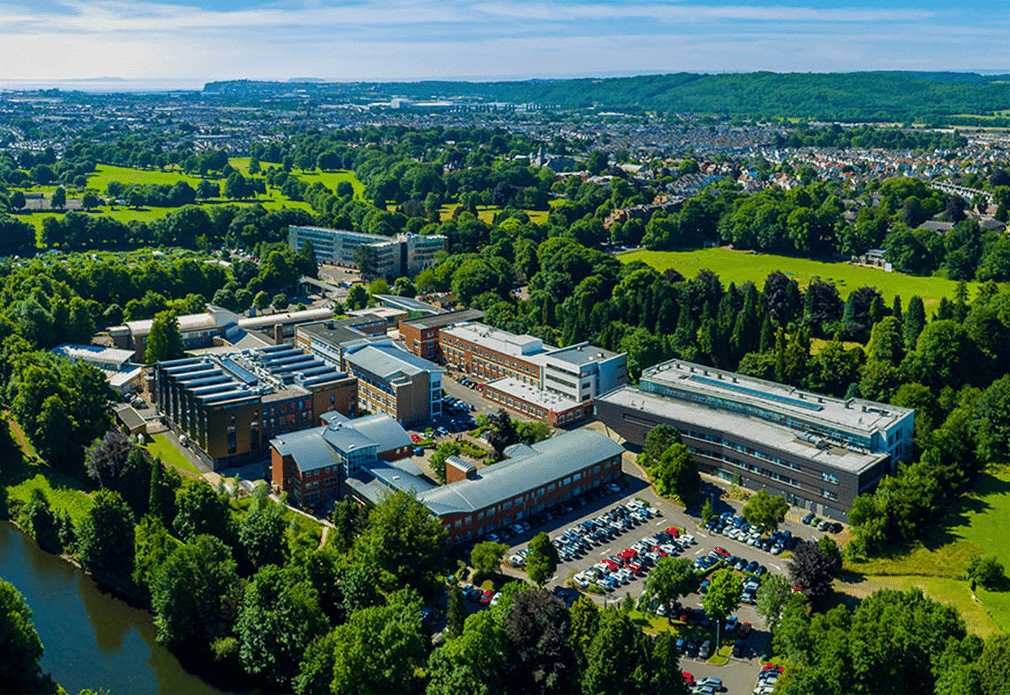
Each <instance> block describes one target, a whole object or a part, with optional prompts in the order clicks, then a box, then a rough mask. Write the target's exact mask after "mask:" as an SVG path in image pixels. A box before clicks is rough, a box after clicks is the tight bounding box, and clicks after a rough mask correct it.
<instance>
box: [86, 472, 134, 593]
mask: <svg viewBox="0 0 1010 695" xmlns="http://www.w3.org/2000/svg"><path fill="white" fill-rule="evenodd" d="M93 499H94V504H92V506H91V509H90V510H88V513H87V515H86V516H85V517H84V518H83V519H82V520H81V523H80V526H79V527H78V529H77V554H78V557H80V559H81V562H82V563H83V564H84V566H85V567H86V568H88V569H89V570H92V571H103V572H113V573H116V574H120V575H123V576H127V577H128V576H130V575H131V574H132V572H133V539H134V538H133V534H134V528H133V513H132V512H131V511H130V508H129V507H128V506H127V505H126V502H125V500H123V497H122V495H120V494H119V493H118V492H113V491H111V490H99V491H98V492H96V493H95V494H94V497H93Z"/></svg>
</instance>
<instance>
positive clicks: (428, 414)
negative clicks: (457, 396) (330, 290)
mask: <svg viewBox="0 0 1010 695" xmlns="http://www.w3.org/2000/svg"><path fill="white" fill-rule="evenodd" d="M343 353H344V361H343V368H344V369H346V370H347V372H348V373H349V374H351V375H352V376H355V377H357V379H358V409H359V411H360V412H370V413H376V412H383V413H388V414H389V415H391V416H392V417H393V418H394V419H395V420H396V421H397V422H399V423H400V424H401V425H403V426H404V427H414V426H417V425H422V424H425V423H428V422H430V421H431V420H432V419H434V418H437V417H440V416H441V415H442V369H441V368H440V367H439V366H438V365H437V364H434V363H433V362H429V361H428V360H426V359H423V358H421V357H418V356H416V355H413V354H411V353H409V352H406V351H405V350H401V349H400V348H397V347H395V346H394V345H393V341H392V339H389V338H371V339H366V340H360V341H357V342H353V343H349V344H347V345H345V347H344V351H343Z"/></svg>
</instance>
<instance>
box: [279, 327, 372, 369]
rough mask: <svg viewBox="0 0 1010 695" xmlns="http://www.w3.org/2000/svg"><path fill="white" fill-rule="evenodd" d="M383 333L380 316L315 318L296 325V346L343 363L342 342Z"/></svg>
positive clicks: (317, 355)
mask: <svg viewBox="0 0 1010 695" xmlns="http://www.w3.org/2000/svg"><path fill="white" fill-rule="evenodd" d="M385 334H386V320H385V319H384V318H382V317H381V316H368V315H364V316H358V317H351V318H346V319H332V320H329V321H316V322H314V323H305V324H302V325H300V326H295V341H294V342H295V347H297V348H299V349H300V350H302V351H303V352H307V353H308V354H310V355H315V356H316V357H318V358H319V359H321V360H326V361H327V362H329V363H330V364H332V365H334V366H337V367H339V366H340V365H342V364H343V363H344V351H343V347H342V346H343V344H344V343H351V342H354V341H357V340H361V339H362V338H368V337H371V336H384V335H385Z"/></svg>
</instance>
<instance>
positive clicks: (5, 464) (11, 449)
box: [0, 422, 92, 521]
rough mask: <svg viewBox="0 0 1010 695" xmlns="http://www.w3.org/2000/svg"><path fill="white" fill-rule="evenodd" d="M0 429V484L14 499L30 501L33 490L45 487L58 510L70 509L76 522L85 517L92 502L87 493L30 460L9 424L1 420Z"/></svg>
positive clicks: (11, 498) (66, 510)
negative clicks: (12, 433) (13, 434)
mask: <svg viewBox="0 0 1010 695" xmlns="http://www.w3.org/2000/svg"><path fill="white" fill-rule="evenodd" d="M0 428H2V432H0V486H3V487H5V488H7V497H8V499H9V500H10V502H13V503H18V502H20V503H21V504H28V502H29V501H31V499H32V494H33V491H35V490H41V491H42V493H44V494H45V496H46V499H47V500H49V505H50V507H52V509H53V510H54V511H58V512H66V513H67V514H69V515H70V517H71V518H72V519H73V520H74V521H79V520H80V519H81V518H83V517H84V515H85V514H86V513H87V512H88V510H89V509H91V505H92V501H91V498H90V497H89V496H88V495H87V493H86V492H85V491H84V490H83V489H82V488H80V487H74V486H72V485H68V484H64V483H62V482H60V481H59V480H57V479H56V478H55V476H50V475H49V473H48V471H47V470H46V469H44V468H43V467H41V466H37V465H34V464H32V463H29V462H28V460H27V457H26V456H25V453H24V452H23V451H22V450H21V448H20V446H19V445H18V444H17V442H16V441H15V438H14V437H13V436H12V435H11V432H10V429H9V426H8V424H7V423H6V422H0ZM68 482H69V481H68Z"/></svg>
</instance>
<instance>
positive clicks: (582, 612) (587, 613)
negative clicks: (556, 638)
mask: <svg viewBox="0 0 1010 695" xmlns="http://www.w3.org/2000/svg"><path fill="white" fill-rule="evenodd" d="M568 613H569V622H570V624H571V627H570V628H569V634H570V639H571V643H572V651H574V652H575V658H576V659H577V660H578V662H579V668H580V670H585V668H586V654H587V653H588V652H589V647H590V645H591V644H592V643H593V638H595V637H596V633H597V632H599V630H600V607H599V606H598V605H597V604H596V601H594V600H593V599H591V598H589V597H588V596H586V595H585V594H583V595H582V596H579V598H578V599H576V601H575V603H573V604H572V607H571V608H570V609H569V611H568Z"/></svg>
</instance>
